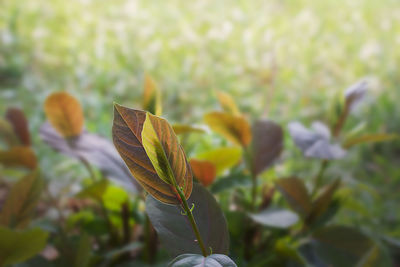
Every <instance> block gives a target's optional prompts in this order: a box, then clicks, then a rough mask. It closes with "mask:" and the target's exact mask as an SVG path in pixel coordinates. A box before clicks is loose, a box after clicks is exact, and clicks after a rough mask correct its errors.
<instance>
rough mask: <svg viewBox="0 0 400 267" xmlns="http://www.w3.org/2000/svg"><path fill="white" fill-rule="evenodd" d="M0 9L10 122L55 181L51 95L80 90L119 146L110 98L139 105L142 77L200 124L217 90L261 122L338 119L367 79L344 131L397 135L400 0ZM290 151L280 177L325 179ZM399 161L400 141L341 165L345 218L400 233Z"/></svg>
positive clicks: (60, 166) (38, 1)
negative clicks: (13, 112) (43, 132)
mask: <svg viewBox="0 0 400 267" xmlns="http://www.w3.org/2000/svg"><path fill="white" fill-rule="evenodd" d="M0 4H1V9H0V113H1V114H3V113H4V112H5V110H6V108H7V107H9V106H17V107H20V108H22V109H23V110H24V111H25V112H26V114H27V115H28V118H29V121H30V127H31V130H32V133H33V137H34V143H35V145H34V147H35V149H36V151H37V152H38V153H39V155H40V156H39V158H41V165H42V167H43V168H45V169H46V170H48V172H49V174H50V176H51V174H53V175H55V176H56V175H58V176H59V175H71V174H70V173H69V174H62V173H64V172H63V170H66V169H70V168H71V166H74V161H72V160H68V159H66V158H65V157H62V156H54V154H53V153H52V152H51V150H50V149H49V148H46V147H45V146H44V145H43V144H42V143H41V141H40V139H39V136H38V134H37V132H38V128H39V126H40V125H41V124H42V123H43V121H44V120H45V118H44V113H43V108H42V106H43V101H44V99H45V98H46V96H47V95H48V94H49V93H50V92H53V91H57V90H66V91H68V92H70V93H72V94H73V95H75V96H76V97H77V98H79V100H80V101H81V102H82V105H83V107H84V111H85V116H86V127H87V128H88V130H90V131H93V132H98V133H100V134H102V135H105V136H108V137H109V136H110V135H111V132H110V129H111V122H112V103H113V101H116V102H118V103H121V104H124V105H127V106H133V107H140V102H141V97H142V83H143V74H144V73H149V74H151V75H152V76H153V77H154V79H155V80H156V81H157V83H158V84H159V86H160V87H161V89H162V91H163V106H164V112H163V113H164V116H165V117H166V118H168V119H169V120H171V121H172V122H184V123H194V124H201V123H202V116H203V114H204V113H205V112H206V111H210V110H213V109H216V108H217V107H218V104H217V100H216V99H217V98H216V94H215V91H216V90H221V91H226V92H229V93H230V94H231V95H232V96H233V97H234V98H235V99H236V101H237V103H238V105H239V107H240V108H241V109H242V110H243V111H245V112H246V114H248V116H249V117H251V118H258V117H262V116H263V117H267V118H270V119H273V120H275V121H277V122H278V123H280V124H282V125H286V124H287V123H288V122H289V121H292V120H300V121H302V122H304V123H306V124H307V123H309V122H311V121H313V120H322V121H325V122H327V123H329V122H330V120H331V118H332V114H333V110H334V104H335V102H336V101H337V100H338V99H339V98H340V97H341V96H342V94H343V92H344V90H345V89H346V88H347V87H348V86H350V85H351V84H353V83H355V82H356V81H358V80H360V79H366V80H368V82H369V89H370V90H369V95H368V97H367V99H366V101H365V102H364V104H363V105H362V106H360V107H359V108H358V109H357V110H356V112H355V114H354V116H352V118H351V120H350V121H349V123H348V124H347V125H346V129H348V130H350V129H351V128H354V127H356V126H357V125H359V124H361V123H362V124H364V126H363V127H364V131H365V132H392V133H399V132H400V107H399V105H398V101H399V100H400V86H399V84H400V75H399V69H400V66H399V65H400V49H399V48H400V4H399V2H398V1H397V0H393V1H389V0H387V1H379V0H352V1H344V0H328V1H305V0H285V1H278V0H275V1H227V0H223V1H178V0H175V1H154V0H152V1H135V0H124V1H123V0H116V1H104V0H96V1H95V0H80V1H78V0H71V1H61V0H53V1H44V0H31V1H27V0H18V1H16V0H0ZM204 143H205V145H209V146H210V145H212V144H210V143H209V142H208V141H207V140H205V141H204ZM286 143H287V151H286V152H285V154H284V158H285V159H286V162H287V164H286V165H285V166H286V167H285V168H286V169H283V170H280V169H279V168H278V170H276V172H277V173H278V174H285V173H288V172H292V173H293V172H296V170H301V169H303V170H304V167H305V166H306V167H307V168H308V169H311V168H315V169H316V166H317V163H315V164H314V163H313V162H311V163H309V162H306V161H305V160H303V159H302V158H301V156H300V153H299V152H298V151H297V150H296V149H295V148H294V146H293V144H292V142H291V141H290V140H289V138H287V141H286ZM196 149H197V150H201V149H202V148H201V147H197V148H196ZM50 155H51V156H50ZM399 155H400V143H399V141H396V142H391V143H384V144H379V145H366V146H360V147H358V148H357V149H355V150H353V151H352V152H351V153H350V155H349V157H348V158H347V159H346V160H345V161H341V162H338V163H336V164H335V166H334V167H332V168H330V170H329V171H330V173H331V175H332V176H334V175H340V176H341V177H343V179H344V180H345V181H346V182H348V183H349V184H352V185H353V186H352V188H353V189H352V190H348V191H344V192H341V193H342V194H343V197H344V198H346V203H347V205H346V208H344V211H343V212H342V213H341V216H339V218H338V220H340V221H341V222H345V223H348V224H354V225H358V223H359V222H360V221H362V222H363V225H365V226H369V230H370V231H372V232H377V233H378V232H379V233H385V234H388V235H391V236H395V237H400V228H399V223H400V210H399V208H398V203H399V201H400V195H399V192H400V170H399V166H400V157H399ZM60 162H61V163H60ZM75 168H76V167H75ZM76 169H78V170H77V171H79V168H76ZM342 170H347V171H349V172H352V173H353V175H349V174H348V173H346V172H344V171H342ZM270 175H271V174H270V173H267V174H266V178H265V179H268V176H270ZM305 178H308V177H305Z"/></svg>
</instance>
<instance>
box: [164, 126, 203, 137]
mask: <svg viewBox="0 0 400 267" xmlns="http://www.w3.org/2000/svg"><path fill="white" fill-rule="evenodd" d="M172 129H174V132H175V134H176V135H180V134H187V133H204V132H205V131H204V130H203V129H201V128H196V127H193V126H191V125H188V124H173V125H172Z"/></svg>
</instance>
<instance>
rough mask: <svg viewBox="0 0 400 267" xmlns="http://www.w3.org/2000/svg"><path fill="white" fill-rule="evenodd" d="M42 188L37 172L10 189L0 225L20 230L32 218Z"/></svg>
mask: <svg viewBox="0 0 400 267" xmlns="http://www.w3.org/2000/svg"><path fill="white" fill-rule="evenodd" d="M43 187H44V180H43V179H42V178H41V176H40V174H39V173H38V171H34V172H31V173H29V174H28V175H26V176H25V177H23V178H21V179H20V180H19V181H18V182H17V183H16V184H15V185H14V186H13V187H12V189H11V191H10V193H9V194H8V196H7V199H6V201H5V203H4V205H3V208H2V210H1V213H0V224H1V225H5V226H9V227H16V228H22V227H25V226H26V225H27V224H28V223H29V221H30V219H31V216H32V213H33V211H34V209H35V207H36V204H37V202H38V200H39V198H40V195H41V193H42V190H43Z"/></svg>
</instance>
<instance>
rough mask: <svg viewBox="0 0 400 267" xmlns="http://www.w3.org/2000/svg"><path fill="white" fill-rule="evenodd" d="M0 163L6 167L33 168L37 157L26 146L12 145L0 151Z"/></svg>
mask: <svg viewBox="0 0 400 267" xmlns="http://www.w3.org/2000/svg"><path fill="white" fill-rule="evenodd" d="M0 163H1V164H3V165H5V166H6V167H26V168H28V169H35V168H36V166H37V159H36V156H35V153H34V152H33V150H32V149H31V148H30V147H27V146H14V147H12V148H10V149H9V150H5V151H0Z"/></svg>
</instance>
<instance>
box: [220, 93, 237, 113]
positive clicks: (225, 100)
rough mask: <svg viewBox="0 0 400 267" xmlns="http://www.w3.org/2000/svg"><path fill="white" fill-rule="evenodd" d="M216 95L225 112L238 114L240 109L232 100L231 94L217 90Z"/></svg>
mask: <svg viewBox="0 0 400 267" xmlns="http://www.w3.org/2000/svg"><path fill="white" fill-rule="evenodd" d="M217 96H218V100H219V103H220V104H221V106H222V108H223V109H224V111H225V112H227V113H230V114H232V115H240V110H239V108H238V107H237V106H236V103H235V100H233V98H232V96H231V95H229V94H227V93H224V92H221V91H219V92H217Z"/></svg>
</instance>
